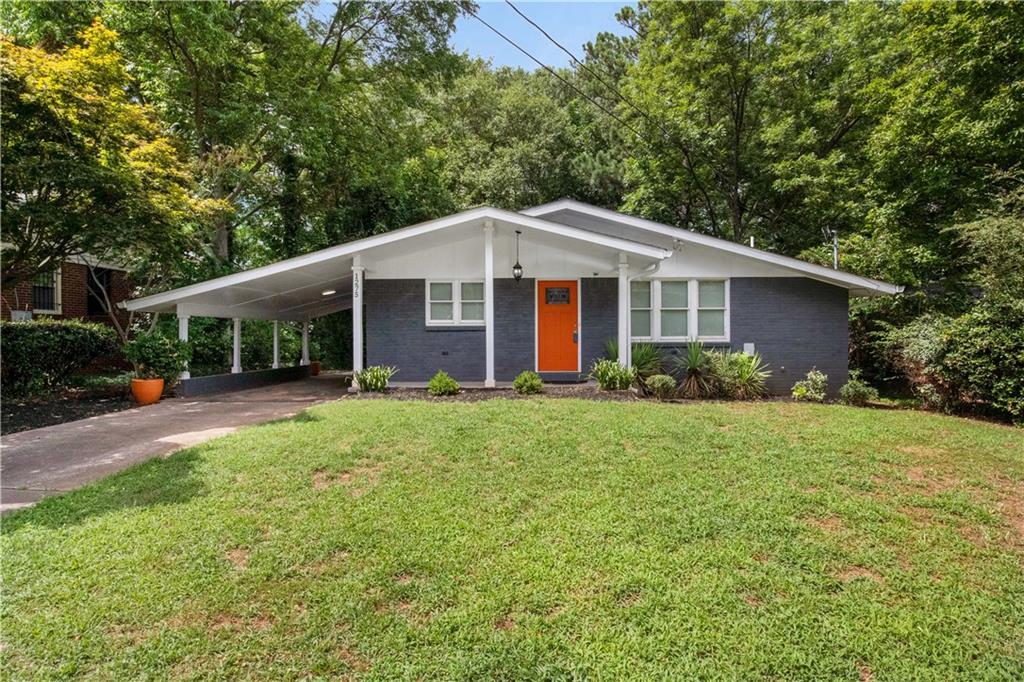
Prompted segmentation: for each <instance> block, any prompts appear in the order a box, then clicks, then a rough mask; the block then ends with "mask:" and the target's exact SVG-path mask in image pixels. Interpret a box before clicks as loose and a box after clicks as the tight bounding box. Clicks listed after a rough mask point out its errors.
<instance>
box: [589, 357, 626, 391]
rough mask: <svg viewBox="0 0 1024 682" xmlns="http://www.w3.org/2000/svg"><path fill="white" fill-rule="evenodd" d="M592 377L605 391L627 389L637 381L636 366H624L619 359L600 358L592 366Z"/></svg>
mask: <svg viewBox="0 0 1024 682" xmlns="http://www.w3.org/2000/svg"><path fill="white" fill-rule="evenodd" d="M590 378H592V379H594V380H595V381H597V385H598V386H600V387H601V389H602V390H605V391H625V390H626V389H628V388H629V387H630V386H632V385H633V382H634V381H636V379H637V375H636V368H635V367H623V366H622V365H620V364H619V363H618V361H617V360H607V359H604V360H598V361H596V362H595V363H594V366H593V367H591V368H590Z"/></svg>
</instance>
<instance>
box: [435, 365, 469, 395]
mask: <svg viewBox="0 0 1024 682" xmlns="http://www.w3.org/2000/svg"><path fill="white" fill-rule="evenodd" d="M460 388H461V387H460V386H459V382H457V381H455V379H452V377H451V375H449V374H448V372H445V371H444V370H440V369H439V370H437V374H435V375H434V376H432V377H431V378H430V381H428V382H427V393H429V394H430V395H433V396H442V395H455V394H456V393H458V392H459V389H460Z"/></svg>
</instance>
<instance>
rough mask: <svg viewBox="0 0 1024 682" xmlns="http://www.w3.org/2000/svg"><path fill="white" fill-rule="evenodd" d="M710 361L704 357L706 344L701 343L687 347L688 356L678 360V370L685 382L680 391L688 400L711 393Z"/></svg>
mask: <svg viewBox="0 0 1024 682" xmlns="http://www.w3.org/2000/svg"><path fill="white" fill-rule="evenodd" d="M707 367H708V361H707V358H706V357H704V344H703V343H701V342H700V341H697V342H695V343H690V344H688V345H687V346H686V355H683V356H680V357H678V358H676V370H677V371H678V372H679V374H680V375H682V377H683V380H682V384H681V385H680V391H681V392H682V394H683V395H684V396H685V397H687V398H699V397H701V396H703V395H707V394H708V391H709V388H710V387H709V386H708V379H707Z"/></svg>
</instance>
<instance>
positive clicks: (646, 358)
mask: <svg viewBox="0 0 1024 682" xmlns="http://www.w3.org/2000/svg"><path fill="white" fill-rule="evenodd" d="M630 350H631V354H630V363H631V364H632V365H633V367H634V369H636V374H637V377H638V378H639V379H640V380H641V381H644V380H645V379H647V377H652V376H654V375H655V374H661V372H662V360H661V353H659V352H658V349H657V347H656V346H655V345H654V344H651V343H634V344H632V346H631V347H630ZM604 356H605V359H607V360H616V361H618V359H619V344H618V342H617V341H615V339H608V340H607V341H605V343H604Z"/></svg>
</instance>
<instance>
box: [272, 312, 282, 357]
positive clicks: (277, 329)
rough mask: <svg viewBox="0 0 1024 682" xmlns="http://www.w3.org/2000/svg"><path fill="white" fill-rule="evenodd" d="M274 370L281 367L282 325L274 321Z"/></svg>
mask: <svg viewBox="0 0 1024 682" xmlns="http://www.w3.org/2000/svg"><path fill="white" fill-rule="evenodd" d="M272 367H273V368H274V369H278V368H279V367H281V323H280V322H278V321H277V320H274V364H273V365H272Z"/></svg>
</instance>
